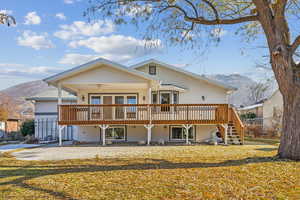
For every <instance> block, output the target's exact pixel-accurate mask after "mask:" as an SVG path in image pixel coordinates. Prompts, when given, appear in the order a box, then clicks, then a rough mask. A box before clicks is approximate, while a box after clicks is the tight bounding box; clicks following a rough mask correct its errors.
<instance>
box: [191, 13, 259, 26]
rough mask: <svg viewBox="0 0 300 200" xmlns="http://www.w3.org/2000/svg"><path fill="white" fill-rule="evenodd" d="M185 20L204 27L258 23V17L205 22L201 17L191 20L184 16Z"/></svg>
mask: <svg viewBox="0 0 300 200" xmlns="http://www.w3.org/2000/svg"><path fill="white" fill-rule="evenodd" d="M185 20H186V21H188V22H194V23H196V24H204V25H228V24H239V23H243V22H251V21H258V16H257V15H253V16H246V17H240V18H235V19H216V20H207V19H204V18H203V17H198V18H191V17H188V16H185Z"/></svg>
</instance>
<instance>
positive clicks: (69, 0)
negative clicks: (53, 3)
mask: <svg viewBox="0 0 300 200" xmlns="http://www.w3.org/2000/svg"><path fill="white" fill-rule="evenodd" d="M64 3H65V4H72V3H74V0H64Z"/></svg>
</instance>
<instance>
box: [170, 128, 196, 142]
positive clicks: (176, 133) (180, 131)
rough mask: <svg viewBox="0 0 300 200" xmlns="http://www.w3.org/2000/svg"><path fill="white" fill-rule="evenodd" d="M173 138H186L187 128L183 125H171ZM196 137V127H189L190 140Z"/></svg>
mask: <svg viewBox="0 0 300 200" xmlns="http://www.w3.org/2000/svg"><path fill="white" fill-rule="evenodd" d="M170 138H171V140H185V139H186V138H185V128H183V127H181V126H171V137H170ZM193 139H194V128H193V127H191V128H190V129H189V140H193Z"/></svg>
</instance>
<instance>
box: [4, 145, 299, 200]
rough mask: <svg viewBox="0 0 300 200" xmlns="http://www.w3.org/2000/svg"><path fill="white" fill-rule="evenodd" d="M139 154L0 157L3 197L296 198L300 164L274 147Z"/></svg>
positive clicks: (187, 148) (184, 148)
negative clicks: (25, 158) (281, 156)
mask: <svg viewBox="0 0 300 200" xmlns="http://www.w3.org/2000/svg"><path fill="white" fill-rule="evenodd" d="M157 148H158V149H156V151H152V152H151V153H149V154H145V155H143V156H142V157H139V158H136V157H130V156H127V157H122V158H110V159H108V158H101V157H98V158H95V159H86V160H65V161H47V162H46V161H30V162H29V161H18V160H15V159H14V158H11V157H4V156H2V157H1V158H0V177H1V178H0V198H2V199H78V200H79V199H300V191H299V186H300V173H299V172H300V163H299V162H294V161H289V160H280V159H278V158H276V157H275V155H276V148H277V146H271V145H248V146H246V145H245V146H228V147H224V146H216V147H215V146H178V147H170V148H167V149H166V147H161V149H163V150H162V151H160V147H157Z"/></svg>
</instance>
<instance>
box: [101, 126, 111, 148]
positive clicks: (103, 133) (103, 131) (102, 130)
mask: <svg viewBox="0 0 300 200" xmlns="http://www.w3.org/2000/svg"><path fill="white" fill-rule="evenodd" d="M99 127H100V128H101V132H102V146H105V145H106V143H105V131H106V129H108V128H109V125H107V124H102V125H100V126H99Z"/></svg>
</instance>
